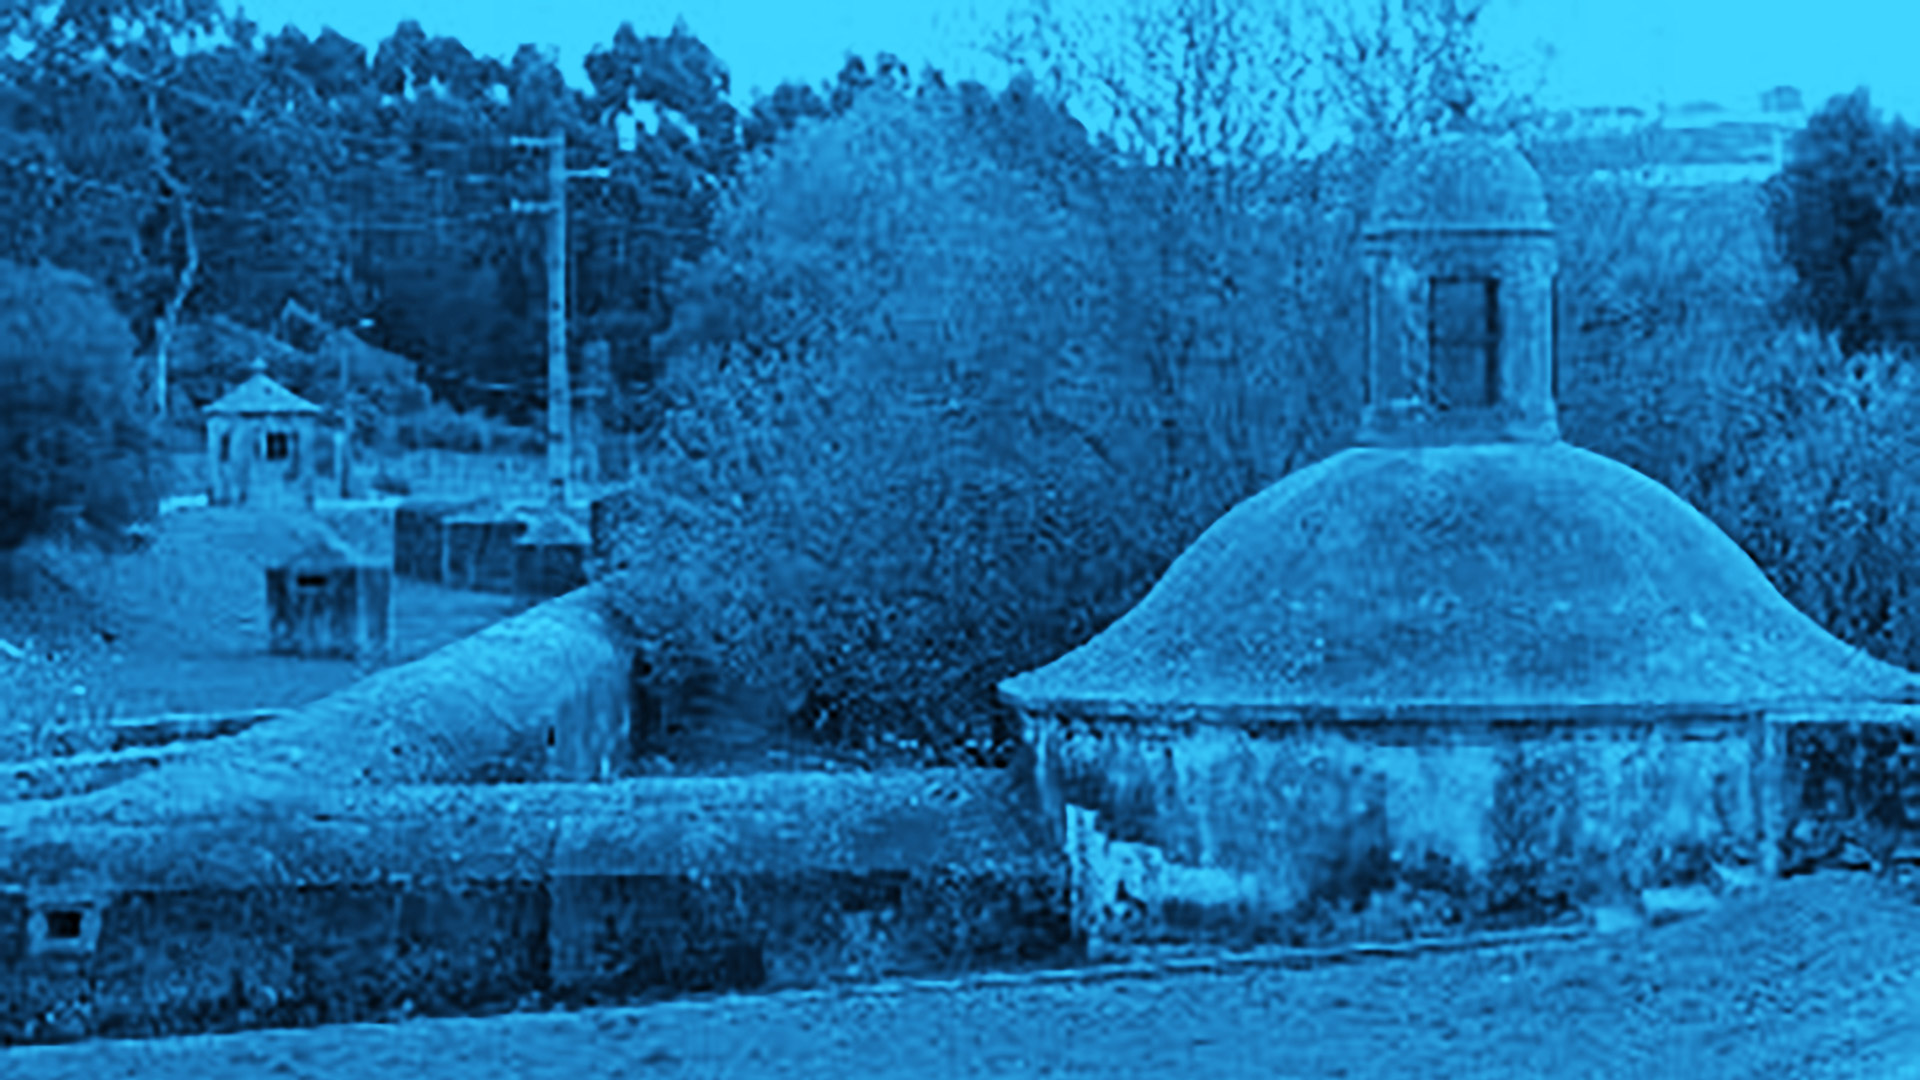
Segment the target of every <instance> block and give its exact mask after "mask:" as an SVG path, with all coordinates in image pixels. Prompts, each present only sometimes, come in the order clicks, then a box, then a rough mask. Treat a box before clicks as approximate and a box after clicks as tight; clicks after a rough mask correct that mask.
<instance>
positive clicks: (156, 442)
mask: <svg viewBox="0 0 1920 1080" xmlns="http://www.w3.org/2000/svg"><path fill="white" fill-rule="evenodd" d="M133 352H134V341H133V336H132V334H131V332H130V331H129V330H128V328H127V324H126V321H125V320H124V319H123V318H122V317H121V316H120V314H119V313H118V312H117V311H116V310H115V309H114V307H113V304H112V303H111V301H109V300H108V298H107V295H106V293H105V292H104V291H103V290H101V289H100V288H99V287H98V286H96V285H94V284H93V283H92V282H90V281H88V280H87V279H86V278H84V277H81V276H80V275H78V274H74V273H71V272H69V271H65V270H60V269H57V268H54V267H51V266H47V265H41V266H37V267H27V266H21V265H19V264H17V263H10V262H0V416H4V417H5V423H4V426H0V476H5V477H6V482H5V483H4V484H0V550H11V549H14V548H17V547H19V546H20V545H21V544H23V543H25V542H26V541H27V540H28V539H30V538H32V537H35V536H39V535H44V534H46V533H49V532H51V531H53V530H55V529H56V528H58V527H60V526H61V524H62V523H63V522H65V521H68V520H77V521H78V522H80V523H82V524H85V525H87V526H91V527H92V528H94V529H97V530H99V531H100V532H101V533H103V534H107V535H118V534H119V533H121V532H123V531H124V530H125V529H126V528H127V527H128V526H130V525H132V524H133V523H135V522H137V521H141V520H145V519H150V518H152V517H153V516H154V515H155V514H156V512H157V509H158V503H159V496H160V489H161V487H162V479H161V474H160V466H161V445H160V439H159V437H158V433H157V431H156V429H155V425H154V424H153V422H152V418H151V417H147V416H142V415H140V414H138V413H137V412H135V407H134V406H133V405H132V404H131V403H132V402H133V401H135V400H136V397H135V395H134V393H133V376H134V374H135V372H134V359H133Z"/></svg>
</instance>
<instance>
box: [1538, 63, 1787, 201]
mask: <svg viewBox="0 0 1920 1080" xmlns="http://www.w3.org/2000/svg"><path fill="white" fill-rule="evenodd" d="M1758 105H1759V107H1758V108H1757V109H1753V110H1744V111H1743V110H1735V109H1729V108H1727V107H1725V106H1722V105H1719V104H1716V103H1713V102H1692V103H1689V104H1686V105H1681V106H1678V107H1675V108H1671V109H1662V110H1660V112H1659V113H1658V115H1652V116H1650V115H1648V114H1646V113H1644V112H1642V111H1640V110H1638V109H1631V108H1613V107H1606V108H1584V109H1576V110H1573V111H1571V112H1568V113H1565V114H1562V115H1561V116H1559V117H1557V118H1556V120H1555V122H1552V123H1550V124H1548V125H1547V127H1546V130H1544V131H1542V132H1541V133H1540V134H1539V135H1538V136H1537V137H1536V138H1535V139H1533V140H1531V145H1529V147H1528V153H1529V154H1530V155H1531V156H1532V157H1533V159H1534V160H1535V161H1536V162H1537V163H1538V165H1539V167H1540V169H1541V171H1542V172H1543V173H1546V174H1549V175H1551V174H1558V175H1561V176H1589V177H1595V178H1600V179H1609V180H1618V181H1622V182H1627V183H1638V184H1644V185H1647V186H1651V187H1679V188H1699V187H1713V186H1717V185H1722V184H1745V183H1759V182H1762V181H1764V180H1766V179H1767V178H1768V177H1770V176H1773V175H1774V174H1776V173H1778V172H1779V171H1780V170H1781V168H1782V167H1784V166H1785V164H1786V154H1787V145H1788V141H1789V140H1790V139H1791V138H1792V136H1793V133H1794V132H1795V131H1797V130H1799V129H1800V128H1802V127H1804V126H1805V125H1806V113H1805V110H1804V107H1803V106H1802V105H1801V102H1800V93H1799V91H1798V90H1796V89H1794V88H1793V87H1790V86H1782V87H1775V88H1774V89H1772V90H1769V91H1767V92H1766V93H1764V94H1762V95H1760V96H1759V98H1758Z"/></svg>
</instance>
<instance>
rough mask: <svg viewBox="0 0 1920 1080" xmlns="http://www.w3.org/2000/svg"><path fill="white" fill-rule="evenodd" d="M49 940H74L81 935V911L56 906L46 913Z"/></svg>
mask: <svg viewBox="0 0 1920 1080" xmlns="http://www.w3.org/2000/svg"><path fill="white" fill-rule="evenodd" d="M45 917H46V920H47V940H49V941H74V940H77V939H78V938H79V937H80V926H81V923H82V921H83V920H82V919H81V915H80V912H78V911H74V910H73V909H71V908H54V909H53V910H51V911H48V912H47V913H46V916H45Z"/></svg>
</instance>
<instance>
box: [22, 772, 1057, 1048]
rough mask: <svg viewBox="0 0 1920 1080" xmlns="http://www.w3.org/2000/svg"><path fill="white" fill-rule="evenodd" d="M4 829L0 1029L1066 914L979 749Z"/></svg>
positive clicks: (61, 1028)
mask: <svg viewBox="0 0 1920 1080" xmlns="http://www.w3.org/2000/svg"><path fill="white" fill-rule="evenodd" d="M8 844H9V846H8V849H7V851H6V855H7V858H6V860H5V863H4V865H5V866H6V868H7V873H6V877H5V884H6V888H5V889H4V890H0V1042H5V1043H18V1042H45V1041H59V1040H65V1039H77V1038H84V1037H89V1036H118V1037H125V1036H146V1035H159V1034H177V1033H183V1032H197V1031H213V1030H230V1029H233V1028H237V1027H252V1026H272V1025H284V1024H307V1023H318V1022H338V1021H349V1020H371V1019H383V1018H391V1017H394V1016H398V1015H404V1014H407V1013H425V1014H444V1015H452V1014H461V1013H475V1012H486V1011H490V1010H502V1009H508V1008H513V1007H515V1006H516V1005H526V1004H528V1003H529V1002H530V1001H544V1002H556V1003H576V1004H594V1003H606V1002H613V1001H632V1000H638V999H645V998H648V997H653V996H662V995H671V994H681V993H686V992H690V991H700V990H714V989H750V988H757V987H776V986H805V985H812V984H817V983H819V982H822V981H827V980H832V979H836V978H864V977H873V976H876V975H881V974H889V973H898V974H935V973H950V972H954V971H958V970H964V969H970V968H977V967H981V966H1006V965H1009V964H1019V963H1023V962H1034V961H1038V960H1042V959H1048V958H1053V957H1057V956H1059V955H1061V954H1062V952H1063V950H1066V949H1067V948H1069V939H1070V933H1069V930H1068V927H1067V925H1066V921H1065V917H1064V914H1063V913H1064V910H1065V905H1064V901H1063V898H1062V895H1061V893H1062V890H1063V889H1064V876H1063V867H1062V865H1061V862H1060V860H1059V859H1058V857H1057V855H1056V854H1055V853H1053V852H1051V851H1050V850H1049V849H1048V846H1047V845H1046V843H1045V842H1044V837H1043V836H1042V835H1041V833H1040V831H1039V830H1038V828H1037V819H1035V818H1034V817H1033V816H1032V815H1031V813H1030V812H1023V811H1022V810H1021V808H1020V804H1019V798H1018V796H1017V794H1016V793H1015V792H1014V790H1013V789H1012V788H1011V787H1010V786H1009V784H1008V781H1007V778H1006V777H1005V776H1003V775H996V774H985V773H944V774H897V775H872V774H836V775H823V774H790V775H784V776H782V775H768V776H760V777H753V778H748V779H744V780H675V781H644V782H630V783H623V784H618V785H530V786H522V787H508V786H500V787H400V788H391V789H385V790H379V789H370V788H362V789H340V790H336V791H334V792H332V793H329V794H328V796H327V797H326V798H325V799H323V800H320V802H319V803H317V804H312V803H310V804H309V805H308V806H306V807H304V808H301V809H298V810H295V809H292V808H289V810H288V812H286V813H283V814H280V815H260V816H253V817H242V818H237V819H230V820H226V821H218V820H212V819H206V820H200V821H186V822H178V823H174V824H172V825H171V826H170V827H168V828H166V829H165V830H164V831H159V830H155V829H153V828H149V827H138V826H116V825H109V824H87V825H79V826H72V827H68V828H64V829H56V830H45V831H43V832H41V833H39V834H37V835H34V836H31V837H22V836H13V837H11V838H10V839H9V842H8ZM189 853H190V856H189Z"/></svg>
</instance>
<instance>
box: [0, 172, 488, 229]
mask: <svg viewBox="0 0 1920 1080" xmlns="http://www.w3.org/2000/svg"><path fill="white" fill-rule="evenodd" d="M0 167H6V168H13V169H16V170H18V171H20V172H24V173H28V174H30V175H35V176H39V177H42V178H44V179H47V180H51V181H54V182H56V183H61V184H66V185H68V186H71V187H77V188H80V189H82V190H86V191H94V192H99V193H102V194H106V195H111V196H114V197H117V198H121V199H126V200H128V201H130V202H141V203H145V202H153V201H167V202H172V201H175V200H176V199H177V196H167V195H163V194H161V193H160V192H155V191H136V190H134V189H132V188H129V187H125V186H123V185H120V184H115V183H110V182H108V181H104V180H95V179H92V178H91V177H86V176H81V175H80V174H78V173H75V172H73V171H71V170H69V169H65V168H62V167H61V166H58V165H49V164H46V163H45V162H40V161H34V160H32V159H30V158H25V157H18V156H16V157H6V158H0ZM186 201H187V202H188V203H189V204H191V205H192V206H193V208H194V210H195V211H196V212H198V213H204V214H207V215H210V216H213V217H219V218H228V219H232V220H238V221H263V222H274V223H277V224H290V225H307V226H316V227H320V228H332V229H348V230H366V231H372V232H383V231H400V232H406V231H412V230H416V229H433V228H439V227H444V226H448V225H464V224H473V223H475V222H488V221H504V220H507V219H509V218H512V217H513V216H514V214H513V211H512V209H511V208H510V207H505V206H503V207H501V208H499V209H497V210H485V211H476V212H473V213H466V214H433V215H429V216H427V217H425V218H424V219H419V220H414V221H366V220H355V219H352V218H347V219H341V218H335V217H328V216H324V215H319V214H312V213H298V212H296V213H288V214H282V213H270V212H266V211H261V210H241V209H238V208H235V207H230V206H222V205H220V204H218V203H209V202H204V201H202V200H199V199H193V198H189V199H187V200H186Z"/></svg>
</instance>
